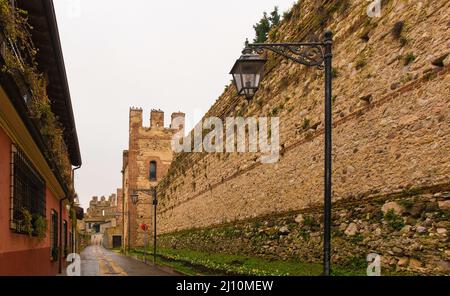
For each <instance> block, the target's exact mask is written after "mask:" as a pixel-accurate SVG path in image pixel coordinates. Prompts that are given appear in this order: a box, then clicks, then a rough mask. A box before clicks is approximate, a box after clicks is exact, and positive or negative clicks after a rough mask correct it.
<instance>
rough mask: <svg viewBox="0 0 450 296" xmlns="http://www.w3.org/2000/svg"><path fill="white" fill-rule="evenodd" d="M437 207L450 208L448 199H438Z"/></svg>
mask: <svg viewBox="0 0 450 296" xmlns="http://www.w3.org/2000/svg"><path fill="white" fill-rule="evenodd" d="M439 208H440V209H441V210H449V209H450V200H444V201H440V202H439Z"/></svg>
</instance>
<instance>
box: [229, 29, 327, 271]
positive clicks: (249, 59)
mask: <svg viewBox="0 0 450 296" xmlns="http://www.w3.org/2000/svg"><path fill="white" fill-rule="evenodd" d="M332 44H333V40H332V33H331V31H326V32H325V34H324V38H323V41H322V42H306V43H254V44H250V43H248V41H247V42H246V43H245V48H244V50H243V51H242V56H241V57H240V58H239V59H238V60H237V61H236V63H235V64H234V66H233V68H232V70H231V72H230V74H231V75H233V81H234V84H235V86H236V89H237V92H238V94H239V95H243V96H245V97H246V99H247V100H251V99H252V98H253V96H254V95H255V93H256V92H257V90H258V88H259V85H260V82H261V80H262V78H263V74H264V64H265V63H266V61H267V60H266V59H263V58H261V57H260V56H259V54H261V53H262V52H264V51H265V50H269V51H272V52H274V53H276V54H279V55H281V56H283V57H285V58H287V59H289V60H291V61H294V62H296V63H298V64H302V65H305V66H307V67H317V68H319V69H321V70H324V72H325V147H324V150H325V151H324V154H325V163H324V168H325V174H324V175H325V180H324V236H323V274H324V275H326V276H329V275H330V274H331V205H332V204H331V195H332V191H331V188H332V183H331V181H332V179H331V176H332V175H331V174H332V171H331V167H332V155H331V153H332V112H331V111H332V110H331V107H332V106H331V105H332V102H331V96H332V75H331V69H332V57H333V53H332Z"/></svg>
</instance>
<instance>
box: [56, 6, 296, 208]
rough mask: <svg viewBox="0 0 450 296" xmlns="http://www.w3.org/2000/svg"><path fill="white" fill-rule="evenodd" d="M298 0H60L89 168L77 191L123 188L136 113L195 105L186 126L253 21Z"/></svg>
mask: <svg viewBox="0 0 450 296" xmlns="http://www.w3.org/2000/svg"><path fill="white" fill-rule="evenodd" d="M293 3H294V0H220V1H219V0H189V1H186V0H172V1H159V0H158V1H156V0H127V1H123V0H55V1H54V4H55V9H56V15H57V18H58V26H59V33H60V37H61V43H62V48H63V53H64V58H65V63H66V70H67V76H68V79H69V86H70V91H71V96H72V104H73V108H74V113H75V121H76V125H77V130H78V138H79V142H80V148H81V155H82V158H83V166H82V168H81V169H80V170H78V171H77V173H76V181H75V182H76V190H77V192H78V194H79V197H80V201H81V203H82V206H83V207H85V208H87V206H88V203H89V200H90V198H91V197H92V196H102V195H105V196H109V195H110V194H111V193H114V192H115V191H116V189H117V188H119V187H121V182H122V181H121V173H120V171H121V167H122V151H123V150H124V149H127V148H128V113H129V108H130V107H131V106H136V107H142V108H143V109H144V125H146V126H148V125H149V121H150V119H149V114H150V110H151V109H152V108H155V109H161V110H163V111H164V112H165V118H166V119H165V122H166V126H168V125H169V121H170V119H169V118H170V114H171V113H172V112H176V111H182V112H185V113H186V127H187V128H188V129H190V128H191V127H192V126H193V125H194V122H196V121H198V120H199V119H200V118H201V116H202V115H203V114H204V113H205V112H206V111H208V109H209V107H210V106H211V105H212V104H213V103H214V102H215V100H216V99H217V97H218V96H219V95H220V94H221V93H222V92H223V90H224V87H225V85H227V84H228V83H229V82H230V79H231V77H230V76H229V75H228V73H229V70H230V68H231V66H232V65H233V63H234V61H235V60H236V58H238V57H239V55H240V52H241V50H242V47H243V42H244V41H245V38H247V37H248V38H249V39H250V38H253V37H254V30H253V25H254V23H256V22H257V21H258V20H259V19H260V18H261V16H262V14H263V12H264V11H272V10H273V7H274V6H278V7H279V8H280V11H281V13H282V12H283V11H286V10H288V9H289V8H290V7H291V6H292V4H293Z"/></svg>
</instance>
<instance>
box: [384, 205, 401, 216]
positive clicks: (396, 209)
mask: <svg viewBox="0 0 450 296" xmlns="http://www.w3.org/2000/svg"><path fill="white" fill-rule="evenodd" d="M390 210H394V212H395V213H396V214H397V215H401V214H403V213H404V212H405V209H404V208H403V207H402V206H400V205H399V204H398V203H396V202H387V203H385V204H384V205H383V207H382V208H381V211H382V212H383V213H385V214H386V213H387V212H389V211H390Z"/></svg>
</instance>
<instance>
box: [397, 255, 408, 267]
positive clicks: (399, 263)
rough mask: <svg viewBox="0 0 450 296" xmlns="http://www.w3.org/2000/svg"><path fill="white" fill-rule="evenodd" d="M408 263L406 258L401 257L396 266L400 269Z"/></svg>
mask: <svg viewBox="0 0 450 296" xmlns="http://www.w3.org/2000/svg"><path fill="white" fill-rule="evenodd" d="M408 263H409V258H408V257H401V258H400V259H399V260H398V263H397V265H398V266H400V267H404V266H408Z"/></svg>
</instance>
